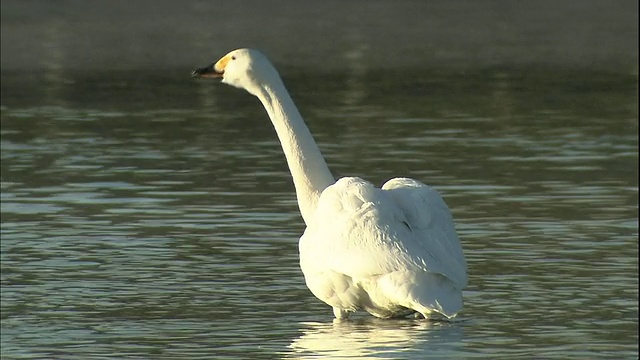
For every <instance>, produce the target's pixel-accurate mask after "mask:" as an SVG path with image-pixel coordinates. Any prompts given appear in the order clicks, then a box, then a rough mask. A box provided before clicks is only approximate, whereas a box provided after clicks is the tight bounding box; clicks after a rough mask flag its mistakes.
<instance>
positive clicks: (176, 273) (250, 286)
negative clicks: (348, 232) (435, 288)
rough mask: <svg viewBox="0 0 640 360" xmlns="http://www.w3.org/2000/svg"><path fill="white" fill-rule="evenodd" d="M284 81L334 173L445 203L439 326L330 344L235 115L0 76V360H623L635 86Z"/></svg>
mask: <svg viewBox="0 0 640 360" xmlns="http://www.w3.org/2000/svg"><path fill="white" fill-rule="evenodd" d="M283 73H285V74H286V75H287V76H286V77H287V80H288V83H290V87H291V88H292V89H300V91H299V92H294V96H295V97H296V100H297V101H298V103H299V104H300V108H301V109H302V111H303V112H304V113H305V115H306V118H307V120H308V122H309V125H310V127H311V129H312V131H313V133H314V135H315V136H316V138H317V140H318V142H319V144H320V146H321V148H322V150H323V151H324V153H325V155H326V157H327V159H328V162H329V164H330V166H331V167H332V169H333V171H334V173H336V174H338V175H339V176H347V175H356V176H362V177H365V178H368V179H370V180H371V181H373V182H374V183H378V184H381V183H382V182H384V181H385V180H386V179H388V178H390V177H392V176H395V175H411V176H413V177H415V178H417V179H420V180H422V181H424V182H427V183H429V184H431V185H433V186H435V187H436V188H437V189H439V190H440V191H441V192H442V193H443V195H444V197H445V199H446V201H447V202H448V203H449V205H450V207H451V208H452V211H453V214H454V216H455V219H456V222H457V227H458V231H459V234H460V236H461V239H462V242H463V246H464V250H465V254H466V256H467V260H468V262H469V279H470V280H469V283H470V285H469V287H468V288H467V289H466V291H465V309H464V311H463V313H461V315H460V318H459V320H458V321H456V322H454V323H452V324H446V323H425V322H424V321H417V320H394V321H381V320H378V319H374V318H372V317H370V316H369V315H366V314H358V316H355V317H354V320H353V321H350V322H348V323H345V324H334V323H332V315H331V311H330V308H328V307H327V306H326V305H324V304H322V303H321V302H320V301H318V300H316V299H315V298H314V297H313V296H312V294H311V293H310V292H309V291H308V290H307V289H306V287H305V285H304V281H303V278H302V275H301V273H300V270H299V267H298V263H297V239H298V237H299V235H300V234H301V232H302V231H303V223H302V220H301V218H300V216H299V214H298V210H297V207H296V202H295V198H294V192H293V188H292V184H291V180H290V178H289V174H288V170H287V168H286V165H285V162H284V159H283V156H282V154H281V151H280V148H279V144H278V142H277V140H276V138H275V134H274V133H273V130H272V128H271V125H270V124H269V122H268V120H267V118H266V115H265V114H264V113H263V110H262V109H261V107H260V105H259V103H258V102H257V101H256V100H255V99H254V98H252V97H251V96H249V95H247V94H245V93H243V92H241V91H237V90H234V89H231V88H228V87H226V86H223V85H219V84H215V83H212V82H206V81H195V80H191V79H188V77H187V75H188V73H178V72H175V74H170V75H166V76H164V77H162V78H161V79H159V80H158V79H156V80H155V81H154V82H152V83H151V84H147V83H143V82H141V81H139V80H140V79H142V78H152V77H153V74H150V73H142V74H141V73H136V74H131V73H127V72H124V73H105V74H103V75H95V74H94V75H92V76H91V77H88V78H82V77H78V78H76V79H74V82H73V83H72V84H62V85H59V86H60V88H59V89H55V93H57V94H64V95H63V98H64V99H63V100H64V101H57V100H56V97H55V96H56V95H55V94H54V95H46V94H45V95H43V94H40V93H37V92H38V91H54V90H52V89H51V86H52V85H51V84H46V85H47V86H44V87H43V88H38V87H37V86H36V85H35V84H32V83H31V82H26V83H25V81H24V76H23V75H22V74H16V75H13V74H6V75H5V76H4V77H3V92H2V93H3V108H2V354H3V357H7V358H12V357H13V358H40V357H59V358H66V359H74V358H76V359H84V358H87V357H90V358H110V357H119V358H127V357H130V358H169V357H172V356H180V357H188V358H194V359H195V358H210V357H211V356H215V357H226V358H247V357H251V358H273V357H283V358H298V357H302V358H305V357H314V356H322V355H326V356H328V357H330V358H340V357H359V358H366V357H367V356H371V357H376V358H416V359H417V358H423V357H424V356H425V354H431V355H433V357H434V358H442V357H456V358H469V357H480V358H484V357H491V358H500V357H504V358H512V357H513V356H535V357H544V358H568V357H577V358H580V357H592V358H593V357H633V354H634V352H635V351H637V340H638V337H637V316H638V311H637V299H638V298H637V296H638V292H637V289H638V278H637V255H638V245H637V236H638V231H637V229H638V221H637V218H638V217H637V197H638V192H637V191H638V188H637V165H636V164H637V160H638V159H637V142H638V136H637V117H636V116H637V113H636V112H637V109H636V108H635V105H634V104H635V100H634V99H635V88H634V86H635V85H634V82H633V81H631V80H629V79H628V77H626V76H618V75H606V74H598V73H596V74H582V73H571V72H565V73H544V72H538V73H534V74H529V75H527V74H524V73H518V72H513V71H512V72H505V71H497V70H495V71H482V72H476V73H469V72H466V73H458V72H449V73H447V72H442V71H440V72H438V73H435V72H434V73H432V72H429V71H423V72H422V73H420V72H419V70H411V71H408V72H407V73H400V74H397V76H392V77H391V78H392V79H393V78H408V77H409V75H410V74H411V75H412V76H413V77H414V79H413V81H412V82H410V83H406V82H396V81H393V80H388V79H386V81H383V82H379V81H376V80H377V79H376V78H374V77H373V76H369V75H363V76H362V77H361V78H360V79H359V80H358V79H356V80H358V81H360V85H358V86H354V87H353V88H349V82H350V81H351V82H355V80H353V79H351V80H349V78H348V76H347V75H345V74H335V75H336V76H333V77H329V78H328V77H327V76H326V74H318V75H315V74H308V73H306V74H299V73H297V72H296V71H294V70H291V71H288V70H286V69H285V70H284V71H283ZM416 74H418V75H416ZM336 78H337V79H346V80H342V83H341V82H340V81H334V80H332V79H336ZM558 78H561V79H562V80H558ZM496 79H497V80H496ZM585 79H586V80H585ZM160 83H161V84H162V86H163V87H164V89H165V93H164V94H156V93H154V92H153V88H154V87H155V86H159V85H160ZM5 86H7V88H8V87H9V86H12V88H11V89H17V91H16V92H9V91H5V89H4V87H5ZM43 89H44V90H43ZM576 89H580V91H576ZM612 89H616V90H612ZM34 92H35V93H34ZM549 92H554V96H549ZM15 93H18V94H21V95H20V96H16V95H13V94H15ZM5 94H7V95H5ZM25 94H30V95H29V96H25ZM43 96H44V98H45V99H46V100H47V101H41V99H42V97H43ZM47 96H49V97H47ZM136 96H137V97H139V99H138V100H137V101H134V102H124V101H123V100H122V99H124V98H132V97H136ZM40 103H43V104H58V105H38V104H40ZM9 104H10V105H9ZM14 104H15V105H14ZM605 105H615V106H605Z"/></svg>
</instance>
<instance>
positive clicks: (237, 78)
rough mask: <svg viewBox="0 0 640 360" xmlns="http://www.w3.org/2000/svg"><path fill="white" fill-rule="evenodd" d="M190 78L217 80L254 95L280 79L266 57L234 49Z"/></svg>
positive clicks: (253, 51) (250, 51)
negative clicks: (262, 87)
mask: <svg viewBox="0 0 640 360" xmlns="http://www.w3.org/2000/svg"><path fill="white" fill-rule="evenodd" d="M191 76H192V77H198V78H219V79H222V82H223V83H225V84H229V85H232V86H235V87H237V88H241V89H245V90H247V91H248V92H249V93H251V94H253V95H256V92H257V90H258V89H259V88H260V87H261V86H263V85H264V84H268V83H271V82H273V81H275V80H277V79H279V78H280V76H279V75H278V72H277V71H276V69H275V68H274V67H273V65H271V63H270V62H269V60H268V59H267V57H266V56H264V55H263V54H262V53H261V52H260V51H258V50H255V49H236V50H233V51H231V52H230V53H228V54H227V55H225V56H223V57H222V58H220V60H218V61H217V62H215V63H214V64H211V65H209V66H206V67H203V68H199V69H196V70H194V71H193V72H192V73H191Z"/></svg>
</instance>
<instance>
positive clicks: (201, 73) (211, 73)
mask: <svg viewBox="0 0 640 360" xmlns="http://www.w3.org/2000/svg"><path fill="white" fill-rule="evenodd" d="M223 75H224V70H223V71H218V70H216V64H211V65H209V66H205V67H202V68H199V69H195V70H193V71H192V72H191V77H193V78H213V79H218V78H222V76H223Z"/></svg>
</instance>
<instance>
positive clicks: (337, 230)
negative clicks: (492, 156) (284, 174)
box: [300, 177, 467, 289]
mask: <svg viewBox="0 0 640 360" xmlns="http://www.w3.org/2000/svg"><path fill="white" fill-rule="evenodd" d="M300 263H301V267H302V269H303V272H305V276H306V273H307V271H305V269H307V270H309V271H313V270H311V269H314V268H316V269H319V268H322V269H323V270H325V271H326V270H330V271H332V272H335V273H338V274H344V275H346V276H349V277H351V278H357V279H363V278H364V279H366V278H372V277H376V276H381V275H385V274H390V273H394V272H396V273H397V272H403V271H409V272H414V271H419V270H421V271H423V272H429V273H436V274H442V275H443V276H445V277H446V278H448V279H449V280H450V281H451V282H452V283H453V284H454V285H455V287H456V288H458V289H462V288H464V287H465V286H466V284H467V271H466V270H467V269H466V262H465V259H464V255H463V253H462V249H461V246H460V241H459V239H458V237H457V236H456V233H455V228H454V224H453V220H452V217H451V213H450V212H449V209H448V208H447V206H446V204H445V203H444V201H443V200H442V198H441V197H440V195H439V194H438V193H437V192H436V191H435V190H433V189H431V188H430V187H428V186H426V185H424V184H422V183H419V182H417V181H415V180H411V179H403V178H398V179H393V180H390V181H389V182H387V183H386V184H385V185H384V186H383V187H382V189H378V188H375V187H374V186H373V185H372V184H371V183H369V182H367V181H364V180H362V179H359V178H353V177H350V178H342V179H340V180H338V181H337V182H336V183H335V184H333V185H331V186H329V187H328V188H327V189H325V190H324V191H323V193H322V194H321V196H320V199H319V201H318V207H317V209H316V213H315V216H314V218H313V221H312V222H311V223H310V224H309V225H308V227H307V229H306V231H305V233H304V235H303V236H302V238H301V239H300Z"/></svg>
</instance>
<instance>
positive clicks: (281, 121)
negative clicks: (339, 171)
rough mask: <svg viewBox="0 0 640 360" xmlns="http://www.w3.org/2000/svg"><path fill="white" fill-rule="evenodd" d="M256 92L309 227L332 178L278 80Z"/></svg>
mask: <svg viewBox="0 0 640 360" xmlns="http://www.w3.org/2000/svg"><path fill="white" fill-rule="evenodd" d="M257 90H258V91H256V92H255V95H256V96H257V97H258V98H259V99H260V101H261V102H262V104H263V105H264V107H265V109H266V110H267V113H268V114H269V117H270V118H271V122H272V123H273V126H274V127H275V129H276V133H277V134H278V138H279V139H280V144H282V150H283V151H284V155H285V157H286V158H287V164H288V165H289V170H290V171H291V175H292V176H293V183H294V185H295V188H296V195H297V197H298V206H299V207H300V213H301V214H302V218H303V219H304V222H305V223H306V224H307V225H309V223H310V221H311V218H312V215H313V213H314V211H315V210H316V206H317V204H318V198H319V197H320V194H321V193H322V191H323V190H324V189H326V188H327V186H329V185H331V184H333V183H334V182H335V179H334V178H333V175H331V171H329V167H328V166H327V163H326V162H325V161H324V158H323V157H322V153H320V149H319V148H318V145H316V142H315V141H314V140H313V136H311V132H310V131H309V128H308V127H307V125H306V124H305V123H304V120H302V116H301V115H300V112H299V111H298V109H297V108H296V106H295V104H294V103H293V100H292V99H291V96H289V92H288V91H287V89H286V88H285V86H284V84H283V83H282V80H280V79H279V78H275V79H272V81H270V83H269V84H266V85H263V86H261V87H260V88H259V89H257Z"/></svg>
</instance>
